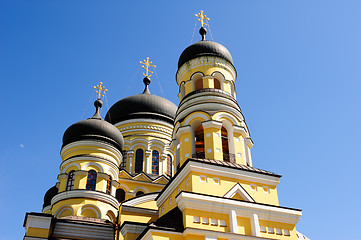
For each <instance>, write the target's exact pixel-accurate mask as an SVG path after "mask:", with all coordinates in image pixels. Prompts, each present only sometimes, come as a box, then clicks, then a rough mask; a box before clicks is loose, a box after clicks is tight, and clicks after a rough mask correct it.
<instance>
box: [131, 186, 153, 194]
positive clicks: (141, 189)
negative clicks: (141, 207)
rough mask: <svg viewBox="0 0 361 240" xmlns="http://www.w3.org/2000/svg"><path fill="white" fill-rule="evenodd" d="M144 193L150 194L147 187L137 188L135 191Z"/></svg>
mask: <svg viewBox="0 0 361 240" xmlns="http://www.w3.org/2000/svg"><path fill="white" fill-rule="evenodd" d="M139 190H140V191H143V192H145V193H149V190H148V189H146V188H145V187H137V188H135V189H134V190H133V192H138V191H139Z"/></svg>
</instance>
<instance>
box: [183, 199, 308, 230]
mask: <svg viewBox="0 0 361 240" xmlns="http://www.w3.org/2000/svg"><path fill="white" fill-rule="evenodd" d="M176 202H177V205H178V207H179V209H180V210H181V211H184V209H196V210H198V211H208V212H209V211H213V212H214V213H222V214H229V213H230V212H231V211H232V210H235V211H236V214H237V216H240V217H247V218H251V217H252V214H257V215H258V218H259V219H265V220H267V221H275V222H282V223H289V224H296V223H297V222H298V221H299V220H300V217H301V215H302V211H301V210H297V209H288V208H282V207H277V206H269V205H263V204H257V203H251V202H244V201H239V200H234V199H228V198H220V197H214V196H206V195H200V194H196V193H189V192H181V193H180V194H179V195H178V196H177V198H176ZM210 209H211V210H210Z"/></svg>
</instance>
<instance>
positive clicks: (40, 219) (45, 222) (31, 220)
mask: <svg viewBox="0 0 361 240" xmlns="http://www.w3.org/2000/svg"><path fill="white" fill-rule="evenodd" d="M50 224H51V217H48V216H36V215H32V214H31V213H30V214H28V215H27V218H26V222H25V229H26V232H27V231H28V229H29V227H30V228H42V229H50Z"/></svg>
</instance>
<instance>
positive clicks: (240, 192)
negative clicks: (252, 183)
mask: <svg viewBox="0 0 361 240" xmlns="http://www.w3.org/2000/svg"><path fill="white" fill-rule="evenodd" d="M223 197H225V198H232V199H238V200H244V201H248V202H255V201H254V199H253V198H252V197H251V195H249V194H248V192H247V191H246V190H245V189H244V188H243V187H242V186H241V185H240V184H239V183H237V184H236V185H234V186H233V187H232V188H231V189H230V190H229V191H228V192H227V193H226V194H224V196H223Z"/></svg>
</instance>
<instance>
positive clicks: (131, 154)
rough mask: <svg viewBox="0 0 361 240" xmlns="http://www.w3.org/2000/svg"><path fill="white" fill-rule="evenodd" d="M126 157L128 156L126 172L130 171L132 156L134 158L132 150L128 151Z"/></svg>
mask: <svg viewBox="0 0 361 240" xmlns="http://www.w3.org/2000/svg"><path fill="white" fill-rule="evenodd" d="M128 157H129V161H128V162H129V163H127V165H128V172H129V173H132V167H133V158H134V151H128Z"/></svg>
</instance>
